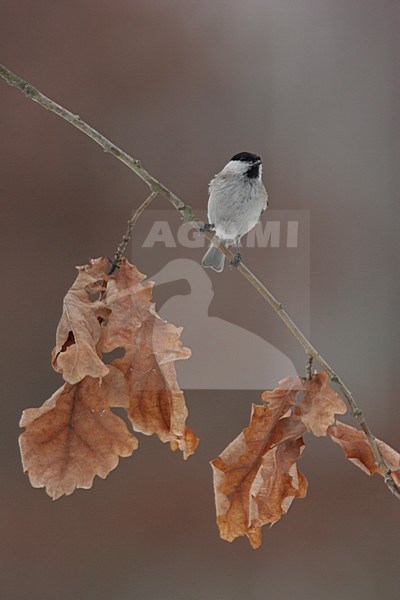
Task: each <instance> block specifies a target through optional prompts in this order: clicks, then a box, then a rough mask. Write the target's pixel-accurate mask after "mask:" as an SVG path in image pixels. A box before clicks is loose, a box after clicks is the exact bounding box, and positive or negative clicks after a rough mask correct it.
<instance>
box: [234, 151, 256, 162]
mask: <svg viewBox="0 0 400 600" xmlns="http://www.w3.org/2000/svg"><path fill="white" fill-rule="evenodd" d="M231 160H242V161H243V162H249V163H258V164H260V163H261V158H260V157H259V156H258V154H252V153H251V152H239V154H235V156H232V158H231Z"/></svg>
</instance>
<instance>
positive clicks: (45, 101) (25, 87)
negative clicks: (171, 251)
mask: <svg viewBox="0 0 400 600" xmlns="http://www.w3.org/2000/svg"><path fill="white" fill-rule="evenodd" d="M0 75H1V76H2V77H3V78H4V79H5V80H6V81H7V82H8V83H9V84H10V85H12V86H15V87H16V88H18V89H19V90H21V91H22V92H23V93H24V94H25V95H26V96H27V97H28V98H30V99H31V100H33V101H34V102H37V103H38V104H40V105H41V106H43V107H44V108H46V109H47V110H50V111H51V112H53V113H55V114H56V115H58V116H60V117H62V118H63V119H65V120H66V121H68V123H71V125H73V126H74V127H77V128H78V129H80V131H82V132H83V133H85V134H86V135H87V136H89V137H90V138H91V139H92V140H94V141H95V142H96V143H97V144H99V145H100V146H101V147H102V148H103V150H104V151H105V152H109V153H110V154H113V155H114V156H115V157H116V158H118V160H120V161H121V162H123V163H124V164H125V165H126V166H127V167H129V168H130V169H131V170H132V171H133V172H134V173H135V174H136V175H137V176H138V177H140V179H142V180H143V181H145V182H146V183H147V185H148V186H149V188H150V190H151V191H152V192H153V194H154V195H155V194H156V193H159V194H161V195H162V196H164V198H166V199H167V200H168V201H169V202H170V203H171V204H172V205H173V206H174V207H175V208H176V210H177V211H178V212H179V213H180V215H181V218H182V220H183V221H185V222H187V223H190V224H191V225H192V226H193V227H194V228H196V229H197V230H200V228H201V227H202V226H203V225H204V223H202V221H200V220H199V219H197V217H196V215H195V214H194V212H193V209H192V208H191V206H189V205H188V204H186V203H185V202H183V201H182V200H181V199H180V198H178V196H176V194H174V193H173V192H171V191H170V190H169V189H168V188H167V187H166V186H165V185H163V184H162V183H160V182H159V181H157V179H155V178H154V177H153V176H152V175H150V173H148V172H147V171H146V170H145V169H144V168H143V167H142V165H141V163H140V161H139V160H137V159H135V158H132V157H131V156H129V154H127V153H126V152H124V151H123V150H121V149H120V148H118V146H116V145H115V144H113V143H112V142H111V141H110V140H108V139H107V138H106V137H105V136H104V135H102V134H101V133H99V132H98V131H96V129H94V128H93V127H91V126H90V125H89V124H88V123H86V122H85V121H83V120H82V119H81V118H80V117H79V115H75V114H73V113H72V112H71V111H69V110H67V109H66V108H64V107H63V106H61V105H60V104H57V103H56V102H54V101H53V100H51V99H50V98H48V97H47V96H45V95H44V94H42V93H41V92H40V91H39V90H38V89H36V88H35V87H34V86H32V85H31V84H29V83H28V82H27V81H24V80H23V79H21V77H19V76H18V75H15V74H14V73H12V72H11V71H9V70H8V69H7V68H6V67H4V66H3V65H0ZM153 194H150V196H149V197H148V198H147V199H146V200H145V202H144V203H143V204H146V203H147V201H148V203H150V202H151V200H152V199H153V197H154V196H153ZM150 198H151V200H150ZM143 204H142V206H143ZM146 206H147V204H146ZM144 208H145V206H144V207H143V208H142V210H141V207H139V208H138V211H139V210H140V212H142V211H143V210H144ZM135 215H136V213H135ZM135 215H134V216H133V217H132V219H134V218H135ZM139 215H140V213H139ZM139 215H138V216H137V218H138V217H139ZM132 219H131V221H132ZM136 220H137V219H136ZM136 220H135V221H134V223H133V225H132V227H130V225H129V223H130V221H129V222H128V232H127V235H126V236H124V238H123V240H122V242H121V244H120V245H119V247H118V250H117V253H116V255H115V257H114V260H113V262H112V265H114V264H115V265H117V264H118V260H120V256H122V253H123V252H124V250H125V249H126V244H127V243H128V242H129V239H130V237H129V236H130V234H131V231H132V229H133V226H134V225H135V222H136ZM202 234H203V235H204V237H205V238H207V240H209V241H210V242H211V243H212V244H214V245H215V246H217V247H218V248H219V250H220V251H221V252H222V253H223V254H224V255H225V256H226V257H227V258H228V259H229V260H230V261H232V260H233V257H234V254H233V253H232V252H230V250H228V248H226V247H225V246H224V245H223V244H221V242H220V240H219V239H218V237H216V236H215V235H213V234H212V233H210V232H209V231H204V232H202ZM125 238H127V241H126V242H125ZM114 268H116V267H114ZM237 270H238V271H239V273H241V274H242V275H243V276H244V277H245V278H246V279H247V281H248V282H249V283H250V284H251V285H252V286H253V287H254V288H255V289H256V290H257V291H258V292H259V293H260V294H261V296H262V297H263V298H264V299H265V300H266V301H267V302H268V303H269V304H270V306H272V308H273V309H274V311H275V312H276V313H277V315H278V316H279V317H280V319H281V320H282V321H283V322H284V323H285V325H286V327H287V328H288V329H289V330H290V331H291V332H292V334H293V335H294V336H295V338H296V339H297V340H298V342H299V343H300V344H301V346H302V347H303V348H304V350H305V352H306V353H307V354H308V355H309V356H311V357H312V358H313V359H315V360H316V361H317V362H318V363H319V364H320V365H321V366H322V368H323V369H324V370H325V371H326V372H327V373H328V375H329V377H330V380H331V381H332V382H333V383H335V384H336V385H337V387H338V388H339V389H340V391H341V393H342V395H343V397H344V398H345V399H346V401H347V404H348V405H349V408H350V411H351V414H352V415H353V417H354V418H355V419H357V421H358V422H359V424H360V427H361V429H362V430H363V432H364V433H365V436H366V438H367V440H368V444H369V446H370V448H371V450H372V452H373V454H374V457H375V461H376V464H377V466H379V467H380V469H381V470H382V473H383V475H384V481H385V483H386V485H387V486H388V488H389V489H390V491H391V492H392V493H393V494H394V495H395V496H396V498H398V499H399V500H400V489H399V488H398V487H397V485H396V483H395V481H394V479H393V477H392V475H391V471H390V469H389V468H388V466H387V465H386V463H385V461H384V460H383V458H382V455H381V453H380V452H379V449H378V446H377V444H376V441H375V437H374V435H373V434H372V432H371V430H370V428H369V426H368V424H367V422H366V419H365V416H364V414H363V412H362V410H361V409H360V408H359V407H358V405H357V404H356V402H355V400H354V398H353V395H352V393H351V392H350V390H349V389H348V387H347V386H346V385H345V384H344V382H343V381H342V379H341V378H340V377H339V376H338V375H337V373H336V372H335V371H334V370H333V368H332V367H331V366H330V364H329V363H328V362H327V361H326V360H325V359H324V358H323V357H322V356H321V355H320V354H319V352H318V351H317V350H316V349H315V348H314V346H312V344H311V343H310V342H309V340H308V339H307V338H306V337H305V336H304V334H303V333H302V332H301V331H300V329H299V328H298V327H297V325H296V324H295V323H294V322H293V320H292V319H291V317H290V316H289V315H288V313H287V312H286V310H285V309H284V308H283V306H282V304H281V303H280V302H278V300H276V298H275V297H274V296H273V295H272V294H271V292H270V291H269V290H268V289H267V288H266V287H265V286H264V285H263V284H262V283H261V281H259V279H257V277H256V276H255V275H254V274H253V273H252V272H251V271H250V269H248V268H247V267H246V265H245V264H244V263H243V262H240V263H239V264H238V266H237Z"/></svg>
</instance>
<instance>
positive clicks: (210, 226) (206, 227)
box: [199, 223, 214, 233]
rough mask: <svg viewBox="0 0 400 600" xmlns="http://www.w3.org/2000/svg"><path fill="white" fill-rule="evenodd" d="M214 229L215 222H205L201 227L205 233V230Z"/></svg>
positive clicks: (201, 230)
mask: <svg viewBox="0 0 400 600" xmlns="http://www.w3.org/2000/svg"><path fill="white" fill-rule="evenodd" d="M213 229H214V223H204V225H203V226H202V227H200V229H199V231H200V233H204V232H205V231H212V230H213Z"/></svg>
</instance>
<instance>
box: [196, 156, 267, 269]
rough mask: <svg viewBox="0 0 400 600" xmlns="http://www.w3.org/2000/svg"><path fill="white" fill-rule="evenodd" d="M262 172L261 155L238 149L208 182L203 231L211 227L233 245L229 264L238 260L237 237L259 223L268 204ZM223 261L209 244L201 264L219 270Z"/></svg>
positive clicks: (214, 247)
mask: <svg viewBox="0 0 400 600" xmlns="http://www.w3.org/2000/svg"><path fill="white" fill-rule="evenodd" d="M261 174H262V164H261V158H260V157H259V156H257V154H251V153H250V152H240V153H239V154H235V156H233V157H232V158H231V160H230V161H229V162H228V164H227V165H225V167H224V168H223V169H222V171H221V172H220V173H218V175H216V176H215V177H214V179H212V180H211V182H210V185H209V199H208V221H209V222H208V223H207V224H206V225H205V226H204V227H203V231H205V230H208V231H210V230H211V229H214V230H215V233H216V235H217V236H218V237H219V239H220V240H221V242H222V243H223V244H225V245H226V246H231V245H233V244H235V245H236V252H237V253H236V254H235V257H234V259H233V261H232V263H231V265H232V266H237V265H238V264H239V262H240V260H241V255H240V250H239V243H240V238H241V237H242V236H243V235H245V234H246V233H248V232H249V231H250V229H252V228H253V227H254V226H255V225H256V224H257V223H258V221H259V220H260V217H261V215H262V214H263V212H264V211H265V209H266V208H267V206H268V194H267V192H266V190H265V187H264V184H263V182H262V181H261ZM224 262H225V256H224V255H223V254H222V252H220V251H219V250H218V248H217V247H216V246H213V245H211V246H210V248H209V249H208V250H207V252H206V254H205V255H204V258H203V260H202V265H203V266H204V267H211V268H212V269H214V271H217V272H218V273H220V272H221V271H222V270H223V268H224Z"/></svg>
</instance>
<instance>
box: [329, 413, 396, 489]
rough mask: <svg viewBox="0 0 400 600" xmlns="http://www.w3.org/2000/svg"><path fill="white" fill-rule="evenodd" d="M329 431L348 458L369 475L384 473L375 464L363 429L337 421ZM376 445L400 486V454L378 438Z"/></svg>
mask: <svg viewBox="0 0 400 600" xmlns="http://www.w3.org/2000/svg"><path fill="white" fill-rule="evenodd" d="M328 433H329V435H330V436H331V438H332V440H333V441H334V442H336V443H337V444H339V446H340V447H341V448H342V450H343V452H344V453H345V456H346V458H348V459H349V460H350V461H351V462H352V463H354V464H355V465H356V466H357V467H359V468H360V469H361V470H362V471H364V473H367V474H368V475H373V474H374V473H379V475H383V473H382V470H381V469H380V467H378V466H377V465H376V464H375V458H374V455H373V453H372V450H371V448H370V446H369V444H368V442H367V438H366V435H365V433H364V432H363V431H360V430H359V429H355V428H354V427H351V426H350V425H346V424H345V423H341V422H340V421H336V423H335V424H334V425H332V426H331V427H329V429H328ZM376 445H377V446H378V449H379V452H380V453H381V455H382V458H383V460H384V461H385V463H386V464H387V466H388V467H389V469H391V471H392V477H393V479H394V481H395V482H396V484H397V485H398V486H400V454H399V453H398V452H397V451H396V450H394V449H393V448H391V447H390V446H388V445H387V444H386V443H385V442H382V441H381V440H378V439H377V438H376Z"/></svg>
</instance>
